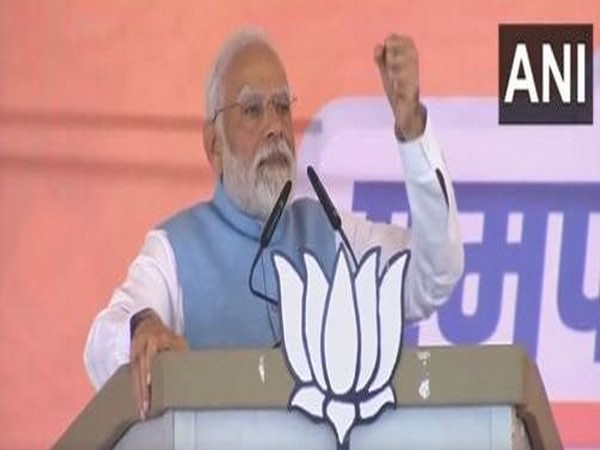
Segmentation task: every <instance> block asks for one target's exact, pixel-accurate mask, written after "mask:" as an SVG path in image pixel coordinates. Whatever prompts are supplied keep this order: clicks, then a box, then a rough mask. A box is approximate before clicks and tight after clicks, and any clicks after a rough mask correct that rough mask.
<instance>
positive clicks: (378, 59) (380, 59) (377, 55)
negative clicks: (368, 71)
mask: <svg viewBox="0 0 600 450" xmlns="http://www.w3.org/2000/svg"><path fill="white" fill-rule="evenodd" d="M373 60H374V61H375V64H377V66H378V67H379V70H383V69H384V68H385V47H384V46H383V45H381V44H377V45H376V46H375V49H374V51H373Z"/></svg>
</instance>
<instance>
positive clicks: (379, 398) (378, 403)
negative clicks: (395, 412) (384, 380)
mask: <svg viewBox="0 0 600 450" xmlns="http://www.w3.org/2000/svg"><path fill="white" fill-rule="evenodd" d="M390 404H392V405H395V404H396V397H395V395H394V391H393V390H392V388H391V387H390V386H387V387H386V388H385V389H383V390H382V391H380V392H378V393H377V394H375V395H373V396H371V397H369V398H368V399H367V400H365V401H364V402H361V404H360V405H359V407H358V409H359V414H360V418H361V419H362V420H367V419H370V418H372V417H375V415H376V414H377V413H378V412H379V411H381V408H383V407H384V406H385V405H390Z"/></svg>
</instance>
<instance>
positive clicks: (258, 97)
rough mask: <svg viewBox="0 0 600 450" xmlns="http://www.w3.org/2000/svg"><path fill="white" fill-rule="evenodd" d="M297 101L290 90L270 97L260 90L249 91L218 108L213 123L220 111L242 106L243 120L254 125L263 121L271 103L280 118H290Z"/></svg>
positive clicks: (249, 124) (250, 125) (248, 124)
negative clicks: (234, 100)
mask: <svg viewBox="0 0 600 450" xmlns="http://www.w3.org/2000/svg"><path fill="white" fill-rule="evenodd" d="M295 101H296V97H294V96H293V95H291V93H290V92H288V91H282V92H278V93H275V94H273V95H272V96H270V97H267V96H266V95H264V94H261V93H258V92H254V93H249V94H247V95H242V96H241V98H240V99H239V100H238V101H236V102H233V103H231V104H229V105H226V106H223V107H221V108H219V109H217V110H216V111H215V114H214V115H213V117H212V119H211V123H212V124H214V123H215V121H216V120H217V117H218V116H219V114H220V113H222V112H223V111H227V110H228V109H231V108H234V107H236V106H237V107H239V108H240V111H241V113H242V120H243V121H244V123H245V124H246V125H247V126H248V127H253V126H254V125H257V124H258V123H261V122H262V120H263V119H264V117H265V114H266V112H267V108H268V107H269V105H271V106H272V107H273V110H274V111H275V114H277V116H278V117H279V118H280V119H283V120H286V119H290V118H291V111H292V104H293V103H294V102H295Z"/></svg>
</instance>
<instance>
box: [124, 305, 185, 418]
mask: <svg viewBox="0 0 600 450" xmlns="http://www.w3.org/2000/svg"><path fill="white" fill-rule="evenodd" d="M138 314H140V315H141V316H142V317H140V318H139V322H138V323H137V325H136V326H135V329H134V331H133V335H132V337H131V352H130V355H129V356H130V365H129V372H130V375H131V382H132V387H133V393H134V396H135V399H136V404H137V407H138V411H139V412H140V417H141V418H142V420H143V419H145V418H146V414H148V410H149V408H150V383H151V380H150V368H151V367H152V360H153V358H154V356H155V355H156V354H157V353H158V352H162V351H166V350H175V351H184V350H187V349H188V344H187V342H186V341H185V339H184V338H183V337H182V336H179V335H178V334H175V333H173V332H172V331H171V330H170V329H169V328H167V327H166V326H165V324H164V323H163V322H162V320H161V319H160V317H159V316H158V315H157V314H156V313H155V312H154V311H152V310H151V309H148V310H144V311H142V312H140V313H138Z"/></svg>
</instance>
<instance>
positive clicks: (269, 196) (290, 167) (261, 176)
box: [222, 133, 296, 221]
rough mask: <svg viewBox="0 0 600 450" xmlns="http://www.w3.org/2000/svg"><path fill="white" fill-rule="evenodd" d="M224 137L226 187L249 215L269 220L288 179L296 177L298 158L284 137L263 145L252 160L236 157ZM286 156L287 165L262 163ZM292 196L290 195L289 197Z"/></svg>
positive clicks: (224, 182) (224, 180) (293, 179)
mask: <svg viewBox="0 0 600 450" xmlns="http://www.w3.org/2000/svg"><path fill="white" fill-rule="evenodd" d="M222 137H223V144H224V145H223V186H224V187H225V191H226V192H227V194H228V195H229V197H230V198H231V199H232V200H233V201H234V203H236V204H237V206H238V207H240V208H241V209H242V210H243V211H244V212H246V213H247V214H249V215H251V216H254V217H257V218H259V219H261V220H263V221H264V220H266V219H267V218H268V216H269V213H270V212H271V210H272V209H273V206H275V202H276V201H277V197H278V196H279V193H280V191H281V188H282V187H283V185H284V183H285V182H286V181H287V180H290V181H292V185H293V184H294V182H295V178H296V159H295V158H294V155H293V153H292V150H291V149H290V147H289V146H288V144H287V142H286V141H285V139H283V138H281V139H277V140H270V141H268V142H267V143H265V144H263V145H262V146H261V147H260V148H259V149H258V151H257V152H256V155H255V157H254V159H252V160H251V161H249V162H246V161H243V160H241V159H240V158H238V157H236V156H235V155H234V154H233V153H232V152H231V148H230V146H229V142H227V139H226V138H225V135H224V133H223V134H222ZM275 156H277V157H283V158H284V159H285V164H283V165H281V164H277V165H261V163H263V162H264V161H265V160H267V159H269V158H272V157H275ZM290 198H291V196H290Z"/></svg>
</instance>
